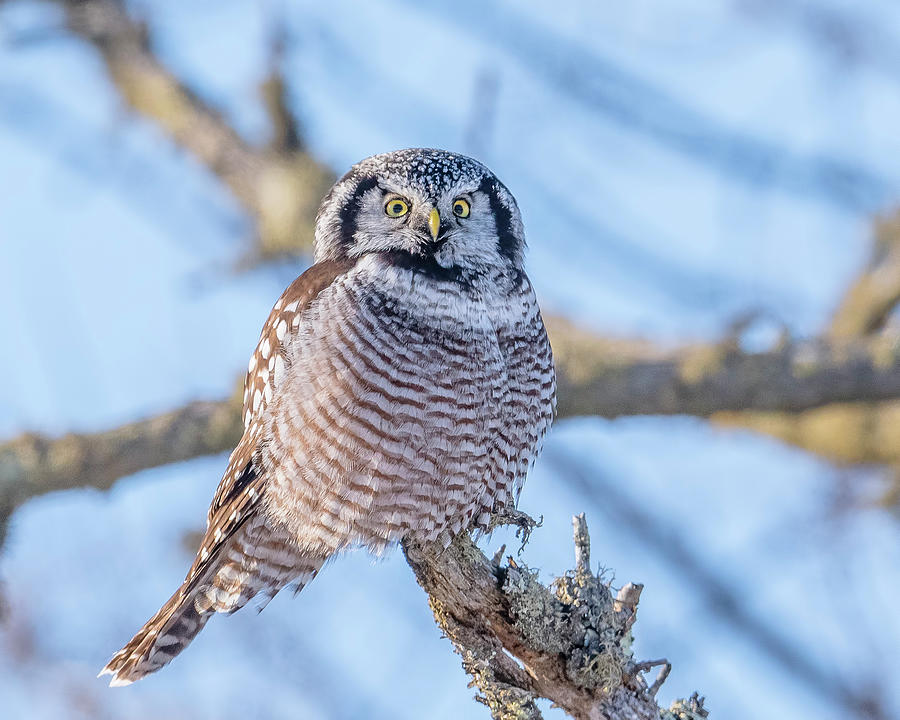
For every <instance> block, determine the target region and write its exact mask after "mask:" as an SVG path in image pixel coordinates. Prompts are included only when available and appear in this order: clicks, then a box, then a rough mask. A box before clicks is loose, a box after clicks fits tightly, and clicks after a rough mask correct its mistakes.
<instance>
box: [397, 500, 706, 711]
mask: <svg viewBox="0 0 900 720" xmlns="http://www.w3.org/2000/svg"><path fill="white" fill-rule="evenodd" d="M573 524H574V528H575V543H576V548H577V553H576V554H577V557H578V558H580V560H581V562H580V563H579V564H578V567H577V568H576V569H575V570H574V571H569V572H568V573H566V574H565V575H563V576H562V577H560V578H557V579H556V580H555V581H554V582H553V584H552V585H551V587H546V586H544V585H543V584H541V583H540V582H539V581H538V579H537V572H535V571H532V570H529V569H528V568H527V567H525V566H524V565H522V564H519V563H517V562H516V561H514V560H513V559H512V558H509V559H508V561H507V563H506V564H500V563H499V562H494V561H491V560H489V559H488V558H487V557H486V556H485V555H484V554H483V553H482V552H481V551H480V550H479V549H478V547H477V546H476V545H475V543H474V542H472V540H471V539H470V538H469V536H468V535H467V534H465V533H463V534H461V535H460V536H458V537H457V538H456V539H455V540H454V541H453V543H452V544H451V545H450V546H449V547H447V548H446V549H444V548H442V547H440V546H438V545H419V544H416V543H414V542H411V541H410V542H406V543H404V546H403V550H404V552H405V554H406V559H407V561H408V562H409V565H410V567H411V568H412V569H413V572H415V574H416V579H417V580H418V581H419V584H420V585H421V586H422V588H423V589H424V590H425V592H426V593H427V594H428V599H429V604H430V605H431V609H432V610H433V612H434V617H435V620H436V622H437V624H438V626H439V627H440V628H441V630H442V631H443V633H444V634H445V635H446V636H447V638H448V639H449V640H450V641H451V642H452V643H453V646H454V649H455V650H456V652H457V653H459V655H460V656H461V657H462V659H463V668H464V669H465V670H466V672H467V673H468V674H469V675H470V676H471V677H472V684H473V685H474V686H475V687H476V688H477V689H478V692H479V693H480V695H479V697H478V699H479V701H480V702H482V703H484V704H485V705H487V706H488V707H489V708H490V710H491V715H492V717H494V718H495V719H496V720H525V719H528V720H535V719H536V718H540V717H541V713H540V711H539V710H538V708H537V705H536V704H535V700H536V699H538V698H547V699H549V700H551V701H552V702H553V703H555V704H556V705H558V706H559V707H561V708H562V709H563V710H565V711H566V712H567V713H568V714H569V715H571V716H572V717H574V718H578V719H579V720H589V719H590V720H600V719H601V718H603V719H606V720H619V719H620V718H622V719H624V718H628V720H651V719H652V720H658V719H659V718H661V717H662V718H664V719H665V718H668V719H671V720H674V719H675V718H684V719H685V720H687V719H688V718H691V719H699V718H705V717H706V716H707V712H706V710H705V709H704V708H703V702H702V700H700V699H699V698H697V697H696V696H695V697H694V698H692V699H691V700H688V701H684V700H681V701H678V702H677V703H676V704H675V705H673V707H672V708H671V709H670V710H667V711H662V710H660V708H659V707H658V706H657V704H656V700H655V691H656V690H657V689H658V685H656V684H654V685H653V686H650V687H648V685H647V682H646V681H645V680H644V677H643V675H642V673H643V672H644V671H645V670H648V669H650V668H651V667H654V666H656V665H660V664H662V665H664V666H666V665H668V663H667V662H666V661H664V660H663V661H653V662H649V663H646V662H645V663H639V662H635V661H634V660H633V657H632V653H631V642H632V638H631V632H630V628H631V625H632V624H633V622H634V618H635V613H636V610H637V602H638V599H639V597H640V591H639V590H637V591H635V590H634V588H637V587H639V586H635V585H628V586H626V588H627V590H626V588H623V589H622V591H620V593H619V597H618V599H617V598H616V597H614V596H613V594H612V592H611V590H610V587H609V585H608V584H607V583H605V582H604V581H603V580H602V579H601V578H600V577H599V576H597V575H595V574H593V572H592V571H591V569H590V567H588V566H586V565H585V564H584V563H585V562H587V558H589V556H590V538H589V536H588V532H587V525H586V523H585V521H584V516H583V515H579V516H577V517H575V518H573ZM660 684H661V682H660Z"/></svg>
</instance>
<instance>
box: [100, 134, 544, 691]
mask: <svg viewBox="0 0 900 720" xmlns="http://www.w3.org/2000/svg"><path fill="white" fill-rule="evenodd" d="M524 249H525V237H524V229H523V225H522V219H521V215H520V213H519V209H518V206H517V205H516V201H515V199H514V198H513V196H512V194H511V193H510V192H509V190H507V188H506V187H505V186H504V185H503V184H502V183H501V182H500V181H499V180H498V179H497V178H496V177H495V176H494V174H493V173H492V172H491V171H490V170H489V169H488V168H486V167H485V166H484V165H482V164H481V163H479V162H477V161H476V160H473V159H471V158H468V157H465V156H463V155H459V154H456V153H450V152H445V151H442V150H429V149H411V150H400V151H396V152H391V153H386V154H383V155H375V156H373V157H370V158H367V159H366V160H363V161H362V162H360V163H358V164H356V165H355V166H353V167H352V168H351V169H350V171H349V172H348V173H347V174H346V175H344V176H343V177H342V178H341V179H340V180H338V181H337V183H335V185H334V187H333V188H332V189H331V190H330V192H329V193H328V195H327V196H326V197H325V199H324V200H323V202H322V205H321V208H320V210H319V213H318V216H317V219H316V247H315V264H314V265H312V267H310V268H309V269H308V270H307V271H306V272H304V273H303V274H302V275H301V276H300V277H298V278H297V279H296V280H295V281H294V282H293V283H292V284H291V285H290V286H289V287H288V288H287V290H285V292H284V294H283V295H282V296H281V298H280V299H279V300H278V302H276V303H275V306H274V308H273V309H272V312H271V314H270V315H269V318H268V320H267V321H266V324H265V326H264V327H263V330H262V333H261V335H260V339H259V343H258V345H257V347H256V350H255V352H254V353H253V356H252V357H251V359H250V365H249V368H248V372H247V377H246V383H245V391H244V405H243V422H244V434H243V437H242V438H241V440H240V442H239V443H238V445H237V447H236V448H235V449H234V451H233V452H232V454H231V457H230V460H229V463H228V467H227V469H226V471H225V474H224V476H223V478H222V481H221V483H220V484H219V487H218V490H217V491H216V494H215V497H214V498H213V501H212V505H211V507H210V509H209V515H208V519H207V530H206V534H205V536H204V538H203V541H202V545H201V547H200V550H199V552H198V553H197V556H196V558H195V560H194V563H193V565H192V566H191V568H190V570H189V572H188V574H187V577H186V578H185V580H184V583H183V584H182V585H181V587H180V588H179V589H178V590H177V591H176V592H175V594H174V595H173V596H172V597H171V598H170V599H169V601H168V602H166V604H165V605H163V607H162V608H161V609H160V610H159V612H158V613H157V614H156V615H154V616H153V617H152V618H151V619H150V620H149V621H148V622H147V623H146V625H144V627H143V628H142V629H141V630H140V631H139V632H138V633H137V635H135V637H134V638H133V639H132V640H131V641H130V642H129V643H128V644H127V645H125V647H124V648H123V649H122V650H120V651H119V652H118V653H116V654H115V655H114V656H113V658H112V659H111V660H110V661H109V664H108V665H107V666H106V667H105V668H104V669H103V671H102V672H101V674H107V673H108V674H111V675H112V680H111V682H110V685H127V684H129V683H131V682H133V681H135V680H137V679H139V678H141V677H143V676H144V675H146V674H148V673H151V672H153V671H155V670H158V669H159V668H161V667H162V666H164V665H166V664H167V663H168V662H169V661H171V660H172V658H174V657H175V656H176V655H177V654H178V653H179V652H181V651H182V650H183V649H184V648H185V647H187V645H188V644H189V643H190V642H191V640H192V639H193V638H194V637H195V636H196V635H197V633H198V632H199V631H200V630H201V629H202V628H203V626H204V625H205V624H206V622H207V620H209V618H210V617H212V615H213V614H215V613H232V612H234V611H235V610H237V609H239V608H241V607H243V606H244V605H245V604H246V603H248V602H249V601H250V600H251V599H254V598H256V599H257V602H259V604H260V606H263V605H264V604H265V602H267V601H268V599H270V598H271V597H273V596H274V595H275V594H276V593H277V592H278V591H279V590H280V589H281V588H283V587H285V586H287V585H293V586H294V587H295V588H296V589H298V590H299V589H302V588H303V587H304V585H306V584H307V583H308V582H309V581H310V580H311V579H312V578H313V577H315V575H316V573H317V572H318V571H319V569H320V568H321V567H322V565H323V564H324V563H325V562H326V561H327V560H328V559H329V558H331V557H333V556H334V555H335V554H336V553H339V552H341V551H343V550H347V549H351V548H366V549H368V550H370V551H372V552H374V553H381V552H383V551H384V550H385V549H386V548H388V547H389V546H391V545H393V544H396V543H397V542H398V541H401V540H403V539H407V538H408V539H415V540H417V541H437V542H440V543H443V544H448V543H449V542H450V540H451V539H452V538H453V536H454V535H455V534H457V533H460V532H464V531H468V530H486V529H487V527H488V522H489V519H490V516H491V514H492V513H493V512H495V511H498V510H502V509H505V508H507V507H509V506H511V505H513V504H514V503H515V502H516V500H517V498H518V493H519V490H520V489H521V486H522V483H523V481H524V479H525V475H526V472H527V470H528V468H529V466H530V464H531V462H532V461H533V460H534V458H535V456H536V454H537V453H538V451H539V449H540V445H541V442H542V439H543V437H544V435H545V433H546V432H547V430H548V428H549V426H550V423H551V420H552V417H553V412H554V404H555V391H556V377H555V372H554V367H553V359H552V355H551V351H550V344H549V342H548V340H547V335H546V332H545V330H544V324H543V321H542V318H541V313H540V310H539V308H538V304H537V301H536V299H535V294H534V291H533V289H532V286H531V283H530V282H529V280H528V277H527V276H526V274H525V270H524V268H523V252H524Z"/></svg>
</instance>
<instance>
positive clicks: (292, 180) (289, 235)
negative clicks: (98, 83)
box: [60, 0, 334, 258]
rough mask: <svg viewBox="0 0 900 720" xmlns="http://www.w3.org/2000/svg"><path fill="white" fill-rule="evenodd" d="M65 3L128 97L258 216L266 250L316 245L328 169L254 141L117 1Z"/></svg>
mask: <svg viewBox="0 0 900 720" xmlns="http://www.w3.org/2000/svg"><path fill="white" fill-rule="evenodd" d="M60 2H61V5H62V7H63V8H64V10H65V13H66V21H67V24H68V27H69V28H70V29H71V30H72V31H73V32H75V33H76V34H78V35H80V36H81V37H82V38H84V39H85V40H87V41H88V42H89V43H90V44H91V45H93V46H94V47H95V48H96V49H97V50H98V51H99V52H100V54H101V56H102V57H103V60H104V62H105V63H106V67H107V69H108V70H109V74H110V78H111V79H112V81H113V83H114V84H115V86H116V88H117V89H118V90H119V92H120V94H121V96H122V98H123V99H124V100H125V102H127V103H128V104H129V105H130V106H131V107H132V108H133V109H134V110H136V111H137V112H139V113H141V114H142V115H144V116H145V117H147V118H149V119H151V120H153V121H155V122H156V123H157V124H158V125H159V126H160V127H161V128H162V129H163V130H164V131H165V132H166V133H168V134H169V136H170V137H171V138H172V140H173V141H174V142H175V143H176V144H177V145H179V146H180V147H182V148H184V149H185V150H187V151H188V152H190V153H191V154H192V155H194V157H196V158H197V159H198V160H200V162H202V163H203V164H204V165H206V167H207V168H209V170H210V171H211V172H213V173H215V174H216V175H217V176H218V177H219V178H220V179H221V180H222V181H223V182H224V183H225V185H226V186H227V187H228V188H229V190H231V192H232V193H233V194H234V196H235V197H236V198H237V199H238V200H239V201H240V202H241V204H242V205H243V206H244V207H245V208H246V210H247V211H248V212H249V214H250V215H251V216H252V217H253V218H254V219H255V224H256V227H257V232H258V238H257V243H256V244H257V249H258V252H259V253H260V255H261V256H263V257H267V258H269V257H278V256H282V255H285V254H292V253H296V252H297V251H300V250H303V251H309V250H310V249H311V248H312V242H313V227H314V224H315V222H314V221H315V216H316V212H317V211H318V207H319V202H320V201H321V199H322V196H323V195H324V194H325V193H326V192H327V190H328V188H329V187H330V186H331V184H332V182H333V181H334V175H333V174H332V173H331V172H330V171H329V170H327V169H326V168H324V167H323V166H322V165H320V164H319V163H317V162H316V161H315V160H314V159H313V158H312V157H310V156H309V155H308V154H307V153H305V152H303V151H302V149H301V148H300V147H299V146H297V147H294V148H288V147H284V146H282V147H280V148H278V149H277V151H268V150H265V149H259V148H254V147H251V146H249V145H248V144H247V143H246V142H244V140H243V139H242V138H241V137H240V136H239V135H238V134H237V133H236V132H235V131H234V130H233V129H232V127H231V126H230V125H229V124H228V123H227V122H226V121H225V120H224V119H223V118H222V117H221V115H220V114H219V113H218V112H216V111H215V110H213V109H212V108H210V107H209V106H208V105H206V104H205V103H204V102H203V101H202V100H201V99H200V98H199V97H197V96H196V95H195V94H194V93H193V92H191V90H189V89H188V88H187V87H185V86H184V85H183V84H182V83H181V82H179V80H178V79H177V78H175V77H174V76H173V75H172V74H171V73H170V72H169V71H168V70H167V69H166V68H165V67H164V66H163V65H162V63H160V62H159V60H158V59H157V58H156V56H155V55H154V54H153V52H152V51H151V50H150V47H149V40H148V37H147V30H146V28H145V27H144V26H143V25H141V24H139V23H137V22H135V21H134V20H133V19H132V18H131V17H129V15H128V14H127V12H126V11H125V9H124V8H123V7H122V5H121V4H120V3H119V2H116V1H115V0H81V1H79V0H60ZM276 132H277V131H276Z"/></svg>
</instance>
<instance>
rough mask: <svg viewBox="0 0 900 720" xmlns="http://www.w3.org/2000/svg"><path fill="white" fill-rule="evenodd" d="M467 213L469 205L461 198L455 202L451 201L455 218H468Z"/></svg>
mask: <svg viewBox="0 0 900 720" xmlns="http://www.w3.org/2000/svg"><path fill="white" fill-rule="evenodd" d="M469 211H470V208H469V203H468V202H466V201H465V200H463V199H462V198H456V200H454V201H453V214H454V215H456V217H461V218H464V217H469Z"/></svg>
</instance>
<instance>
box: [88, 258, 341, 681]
mask: <svg viewBox="0 0 900 720" xmlns="http://www.w3.org/2000/svg"><path fill="white" fill-rule="evenodd" d="M352 265H353V263H347V262H344V263H341V262H328V263H320V264H317V265H314V266H312V267H311V268H310V269H309V270H307V271H306V272H305V273H303V275H301V276H300V277H299V278H297V279H296V280H295V281H294V282H293V283H292V284H291V286H290V287H289V288H288V289H287V290H286V291H285V293H284V294H283V295H282V296H281V299H280V300H279V301H278V302H277V303H276V304H275V308H274V309H273V310H272V313H271V314H270V315H269V319H268V321H267V322H266V324H265V327H264V328H263V331H262V335H261V337H260V341H259V345H258V346H257V348H256V352H255V353H254V355H253V359H252V360H251V361H250V369H249V372H248V373H247V380H246V392H245V395H244V426H245V429H244V436H243V437H242V438H241V441H240V443H239V444H238V446H237V447H236V448H235V450H234V452H233V453H232V454H231V458H230V460H229V463H228V469H227V470H226V471H225V475H224V477H223V478H222V482H221V483H220V485H219V489H218V491H217V492H216V496H215V498H214V499H213V502H212V506H211V507H210V510H209V518H208V522H207V529H206V535H205V536H204V538H203V544H202V545H201V547H200V551H199V552H198V553H197V557H196V558H195V559H194V563H193V565H192V566H191V569H190V570H189V571H188V574H187V577H186V578H185V581H184V583H183V584H182V586H181V587H180V588H179V589H178V590H176V591H175V594H174V595H172V597H171V598H170V599H169V601H168V602H167V603H166V604H165V605H163V606H162V608H160V610H159V612H157V613H156V615H154V616H153V617H152V618H150V620H148V621H147V623H146V624H145V625H144V626H143V627H142V628H141V629H140V630H139V631H138V632H137V634H136V635H135V636H134V637H133V638H132V639H131V640H130V641H129V642H128V643H127V644H126V645H125V647H123V648H122V649H121V650H120V651H119V652H117V653H116V654H115V655H114V656H113V657H112V659H111V660H110V661H109V663H108V664H107V665H106V667H105V668H104V669H103V670H102V671H101V674H107V673H108V674H111V675H112V676H113V679H112V681H111V683H110V684H111V685H126V684H128V683H130V682H133V681H134V680H137V679H138V678H140V677H143V676H144V675H146V674H147V673H150V672H153V671H154V670H157V669H159V668H160V667H162V666H163V665H165V664H166V663H168V662H169V661H171V660H172V658H174V657H175V656H176V655H177V654H178V653H179V652H181V651H182V650H183V649H184V648H185V647H186V646H187V645H188V643H190V642H191V640H192V639H193V638H194V636H196V635H197V633H198V632H200V630H201V629H202V628H203V626H204V625H205V624H206V621H207V620H208V619H209V617H210V616H211V615H212V614H213V612H233V611H234V610H237V609H238V608H240V607H241V606H242V605H244V604H245V603H246V602H247V601H248V600H249V599H250V598H252V597H254V596H257V595H258V594H260V593H262V594H264V595H265V596H268V597H271V596H272V595H274V594H275V593H276V592H278V590H279V589H281V587H282V586H283V585H284V584H285V583H286V582H288V581H290V580H294V581H296V582H297V583H298V584H299V585H301V586H302V585H303V584H305V583H306V582H308V581H309V580H310V579H311V578H312V577H313V576H315V574H316V572H317V571H318V569H319V567H321V565H322V563H323V562H324V560H325V558H324V557H301V556H295V555H293V554H289V556H288V557H287V558H286V557H285V553H284V547H283V539H282V538H281V537H279V536H277V533H272V532H271V530H270V529H269V528H268V527H267V526H266V523H265V521H264V518H262V517H261V516H260V513H259V512H257V510H258V507H259V504H260V500H261V498H262V486H263V484H264V483H265V473H264V472H263V470H262V468H261V467H260V465H259V463H258V461H257V459H256V456H257V442H258V441H257V438H258V435H259V431H258V428H259V423H260V422H261V417H262V416H263V415H264V414H265V411H266V404H267V403H268V401H269V399H270V398H271V397H272V392H273V387H274V384H275V383H276V382H277V378H278V377H279V372H278V368H277V366H278V364H279V363H286V362H287V359H286V358H285V354H284V351H283V348H284V341H285V339H286V338H287V337H288V335H289V334H290V333H294V332H296V331H297V329H298V328H299V325H300V320H299V319H300V316H301V314H302V313H303V311H304V310H305V309H306V308H307V307H309V305H310V303H312V301H313V300H314V299H315V297H316V296H317V295H318V294H319V293H320V292H321V291H322V290H323V289H324V288H326V287H328V285H330V284H331V283H332V282H334V280H335V279H336V278H337V277H339V276H340V275H341V274H343V273H344V272H346V271H347V270H349V269H350V267H352Z"/></svg>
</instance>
